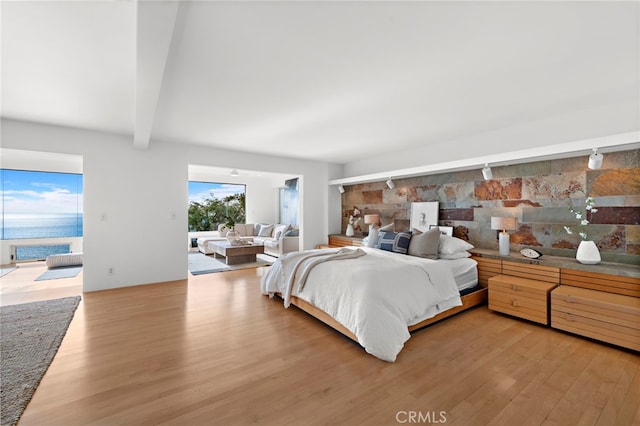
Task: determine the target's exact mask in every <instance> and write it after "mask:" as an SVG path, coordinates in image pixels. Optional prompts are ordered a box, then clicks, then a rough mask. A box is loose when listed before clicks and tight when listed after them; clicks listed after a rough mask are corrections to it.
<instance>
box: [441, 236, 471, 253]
mask: <svg viewBox="0 0 640 426" xmlns="http://www.w3.org/2000/svg"><path fill="white" fill-rule="evenodd" d="M472 248H473V246H472V245H471V244H469V243H468V242H466V241H464V240H461V239H460V238H456V237H450V236H448V235H440V248H439V249H438V251H439V252H440V253H442V254H454V253H459V252H461V251H467V250H471V249H472ZM440 257H442V256H440Z"/></svg>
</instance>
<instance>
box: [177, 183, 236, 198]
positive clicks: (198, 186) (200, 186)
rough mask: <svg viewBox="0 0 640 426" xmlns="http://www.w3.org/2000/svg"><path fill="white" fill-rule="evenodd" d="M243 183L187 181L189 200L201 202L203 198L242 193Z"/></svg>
mask: <svg viewBox="0 0 640 426" xmlns="http://www.w3.org/2000/svg"><path fill="white" fill-rule="evenodd" d="M243 192H245V185H235V184H232V183H210V182H192V181H190V182H189V202H191V201H197V202H202V200H204V199H205V198H211V196H212V195H213V197H214V198H224V197H226V196H227V195H233V194H242V193H243Z"/></svg>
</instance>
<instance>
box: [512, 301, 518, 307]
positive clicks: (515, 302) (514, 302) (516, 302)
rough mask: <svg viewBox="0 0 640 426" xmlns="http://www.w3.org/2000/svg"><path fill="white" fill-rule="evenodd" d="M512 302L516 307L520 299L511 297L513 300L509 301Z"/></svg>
mask: <svg viewBox="0 0 640 426" xmlns="http://www.w3.org/2000/svg"><path fill="white" fill-rule="evenodd" d="M511 303H512V304H513V306H515V307H518V306H520V301H519V300H518V299H513V301H512V302H511Z"/></svg>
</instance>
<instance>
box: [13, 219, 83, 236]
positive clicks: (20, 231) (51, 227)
mask: <svg viewBox="0 0 640 426" xmlns="http://www.w3.org/2000/svg"><path fill="white" fill-rule="evenodd" d="M81 236H82V214H76V213H57V214H52V213H29V214H17V213H11V214H5V215H4V216H3V218H2V239H3V240H14V239H22V238H53V237H81Z"/></svg>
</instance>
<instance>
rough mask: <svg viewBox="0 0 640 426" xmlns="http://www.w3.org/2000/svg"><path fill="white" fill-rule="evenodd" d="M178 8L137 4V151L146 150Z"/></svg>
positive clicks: (157, 3)
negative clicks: (138, 149)
mask: <svg viewBox="0 0 640 426" xmlns="http://www.w3.org/2000/svg"><path fill="white" fill-rule="evenodd" d="M179 5H180V2H151V1H143V0H139V1H137V2H136V21H137V37H136V38H137V40H136V111H135V114H136V115H135V120H134V126H135V127H134V129H133V145H134V146H135V147H136V148H140V149H147V148H148V147H149V140H150V138H151V129H152V128H153V120H154V117H155V113H156V107H157V105H158V98H159V96H160V90H161V89H162V79H163V76H164V71H165V67H166V65H167V59H168V57H169V53H170V50H171V41H172V39H173V31H174V27H175V23H176V17H177V15H178V8H179Z"/></svg>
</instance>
